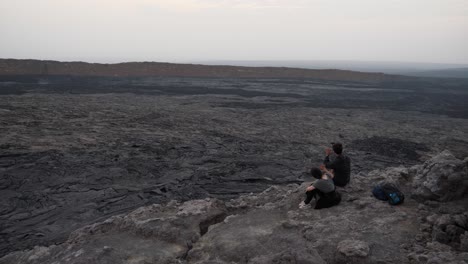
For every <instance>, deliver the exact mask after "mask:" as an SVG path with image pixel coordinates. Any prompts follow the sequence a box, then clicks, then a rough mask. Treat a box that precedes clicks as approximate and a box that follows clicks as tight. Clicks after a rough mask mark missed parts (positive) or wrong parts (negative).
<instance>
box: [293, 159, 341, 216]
mask: <svg viewBox="0 0 468 264" xmlns="http://www.w3.org/2000/svg"><path fill="white" fill-rule="evenodd" d="M311 175H312V176H313V177H314V178H316V179H317V181H315V182H314V183H313V184H312V185H311V186H309V187H307V189H306V199H305V200H304V201H303V202H302V203H301V204H299V207H300V208H303V207H304V206H305V205H306V204H309V203H310V201H312V198H313V197H316V196H318V199H317V202H316V204H315V207H314V208H315V209H322V208H328V207H332V206H334V205H338V204H339V203H340V201H341V195H340V194H339V193H338V192H336V190H335V184H334V183H333V175H331V174H328V175H327V174H325V175H324V174H322V172H321V171H320V169H318V168H312V169H311ZM316 198H317V197H316Z"/></svg>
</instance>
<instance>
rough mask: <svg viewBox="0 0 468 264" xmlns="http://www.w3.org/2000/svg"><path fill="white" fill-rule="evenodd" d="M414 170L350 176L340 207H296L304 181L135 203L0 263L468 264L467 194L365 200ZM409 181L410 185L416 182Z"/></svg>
mask: <svg viewBox="0 0 468 264" xmlns="http://www.w3.org/2000/svg"><path fill="white" fill-rule="evenodd" d="M429 161H430V162H432V165H433V166H436V165H437V164H438V159H430V160H429ZM428 163H429V162H426V163H425V165H427V166H429V164H428ZM413 169H414V170H415V173H416V174H418V173H420V172H419V171H418V170H416V169H415V168H414V167H413V168H406V169H403V168H402V167H400V168H390V169H388V170H383V171H380V173H376V172H372V173H369V174H368V175H356V176H355V177H354V178H353V183H352V184H351V185H350V186H347V187H346V188H339V189H338V191H339V192H341V193H342V195H343V201H342V203H341V204H340V205H338V206H335V207H332V208H328V209H322V210H313V209H312V208H305V209H299V208H298V204H299V202H300V201H301V200H302V199H303V198H304V190H305V188H306V187H307V186H308V184H307V183H304V184H302V185H300V186H298V185H296V184H290V185H283V186H272V187H270V188H268V189H267V190H265V191H263V192H261V193H258V194H250V195H243V196H240V197H239V198H236V199H231V200H229V201H221V200H218V199H214V198H210V199H202V200H191V201H187V202H184V203H180V202H177V201H171V202H169V203H167V204H165V205H151V206H146V207H141V208H139V209H137V210H135V211H133V212H131V213H129V214H126V215H125V214H124V215H118V216H113V217H111V218H109V219H107V220H105V221H103V222H99V223H96V224H93V225H89V226H86V227H84V228H81V229H78V230H77V231H75V232H73V233H72V234H71V235H70V237H69V238H68V240H67V241H66V242H65V243H62V244H59V245H53V246H50V247H35V248H34V249H32V250H26V251H19V252H13V253H10V254H8V255H7V256H5V257H3V258H1V259H0V264H7V263H8V264H17V263H18V264H19V263H25V264H36V263H45V264H47V263H50V264H52V263H54V264H55V263H76V264H77V263H116V264H117V263H453V264H455V263H457V264H463V263H464V264H466V263H467V262H468V259H467V257H468V251H467V235H468V226H467V223H468V214H467V211H468V203H467V201H468V197H467V196H463V197H459V199H458V200H454V201H448V202H437V203H430V204H429V205H427V204H425V203H418V201H417V200H413V199H411V198H408V199H407V200H405V203H404V204H402V205H399V206H391V205H389V204H388V203H386V202H383V201H379V200H376V199H375V198H373V197H372V196H371V194H370V189H371V186H372V184H373V183H375V182H378V180H379V179H381V178H385V179H394V178H395V177H396V178H397V179H399V178H400V176H402V175H403V176H405V175H407V172H408V171H412V170H413ZM420 169H421V170H422V169H423V167H420ZM406 179H408V180H407V181H406V183H404V184H405V185H407V186H411V185H412V184H413V182H412V180H413V179H412V178H411V177H406Z"/></svg>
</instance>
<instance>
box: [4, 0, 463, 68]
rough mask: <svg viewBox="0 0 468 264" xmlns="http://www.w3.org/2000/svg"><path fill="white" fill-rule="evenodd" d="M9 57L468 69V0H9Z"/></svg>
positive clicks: (6, 30) (6, 49)
mask: <svg viewBox="0 0 468 264" xmlns="http://www.w3.org/2000/svg"><path fill="white" fill-rule="evenodd" d="M0 36H1V38H2V41H0V57H17V58H28V57H29V58H43V59H47V58H50V59H73V60H91V61H119V60H165V61H190V60H212V59H219V60H226V59H240V60H268V59H271V60H281V59H286V60H288V59H291V60H295V59H304V60H313V59H319V60H326V59H333V60H374V61H375V60H391V61H422V62H448V63H468V49H466V47H468V5H467V4H466V0H411V1H408V0H0Z"/></svg>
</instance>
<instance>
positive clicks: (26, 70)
mask: <svg viewBox="0 0 468 264" xmlns="http://www.w3.org/2000/svg"><path fill="white" fill-rule="evenodd" d="M1 75H9V76H12V75H45V76H47V75H50V76H56V75H67V76H101V77H217V78H308V79H319V80H337V81H355V82H372V83H376V82H382V81H391V80H396V79H398V80H401V79H408V78H409V77H406V76H398V75H389V74H383V73H366V72H356V71H348V70H336V69H321V70H313V69H303V68H286V67H241V66H225V65H200V64H174V63H161V62H127V63H117V64H99V63H86V62H59V61H49V60H17V59H0V76H1Z"/></svg>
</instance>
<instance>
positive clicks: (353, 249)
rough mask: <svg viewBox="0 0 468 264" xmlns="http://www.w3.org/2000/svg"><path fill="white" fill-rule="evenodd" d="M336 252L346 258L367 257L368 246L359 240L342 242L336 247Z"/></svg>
mask: <svg viewBox="0 0 468 264" xmlns="http://www.w3.org/2000/svg"><path fill="white" fill-rule="evenodd" d="M337 250H338V252H340V253H341V254H343V255H345V256H346V257H367V255H369V250H370V249H369V245H368V244H367V243H366V242H364V241H359V240H349V239H348V240H343V241H341V242H340V243H339V244H338V246H337Z"/></svg>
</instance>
